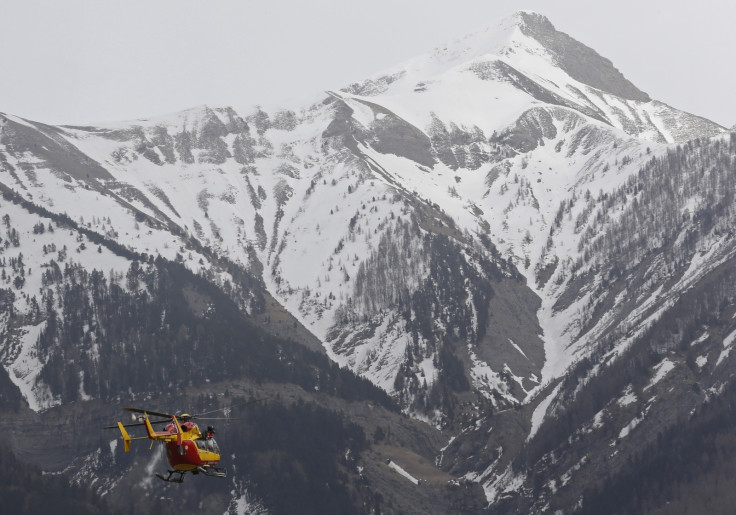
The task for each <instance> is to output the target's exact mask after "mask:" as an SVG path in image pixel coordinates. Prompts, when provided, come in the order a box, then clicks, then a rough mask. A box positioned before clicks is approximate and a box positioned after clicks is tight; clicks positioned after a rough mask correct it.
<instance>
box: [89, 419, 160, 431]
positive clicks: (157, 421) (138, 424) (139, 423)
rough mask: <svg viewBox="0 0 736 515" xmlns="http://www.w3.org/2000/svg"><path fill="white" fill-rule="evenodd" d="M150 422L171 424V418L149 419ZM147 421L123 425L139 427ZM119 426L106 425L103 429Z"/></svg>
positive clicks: (124, 425)
mask: <svg viewBox="0 0 736 515" xmlns="http://www.w3.org/2000/svg"><path fill="white" fill-rule="evenodd" d="M149 422H150V423H151V424H152V425H153V424H170V423H171V420H149ZM145 425H146V423H145V422H137V423H135V424H123V427H137V426H145ZM117 428H118V426H105V427H103V428H102V429H117Z"/></svg>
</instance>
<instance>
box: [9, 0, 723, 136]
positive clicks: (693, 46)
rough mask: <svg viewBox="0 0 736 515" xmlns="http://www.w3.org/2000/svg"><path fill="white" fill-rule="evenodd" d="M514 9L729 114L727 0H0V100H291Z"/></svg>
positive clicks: (161, 106) (685, 105) (78, 110)
mask: <svg viewBox="0 0 736 515" xmlns="http://www.w3.org/2000/svg"><path fill="white" fill-rule="evenodd" d="M519 9H531V10H534V11H537V12H539V13H541V14H544V15H545V16H547V17H548V18H549V19H550V21H551V22H552V23H553V24H554V25H555V26H556V27H557V29H558V30H562V31H564V32H567V33H568V34H570V35H571V36H572V37H574V38H575V39H578V40H579V41H581V42H583V43H585V44H586V45H588V46H590V47H592V48H593V49H595V50H596V51H598V52H599V53H600V54H602V55H603V56H605V57H608V58H609V59H611V61H613V63H614V65H615V66H616V67H617V68H618V69H619V70H620V71H621V72H623V74H624V75H625V76H626V77H627V78H628V79H630V80H631V81H632V82H633V83H634V84H635V85H636V86H637V87H639V88H640V89H642V90H644V91H646V92H647V93H649V94H650V95H651V96H652V97H653V98H655V99H657V100H661V101H663V102H666V103H668V104H670V105H673V106H674V107H677V108H680V109H683V110H685V111H689V112H692V113H695V114H698V115H701V116H705V117H707V118H710V119H711V120H713V121H715V122H718V123H720V124H722V125H725V126H726V127H731V126H733V125H734V124H736V102H734V101H733V92H734V91H736V67H734V66H733V64H732V63H733V61H734V56H733V43H732V41H733V29H732V25H733V20H734V19H736V3H734V2H733V1H732V0H728V1H727V0H713V1H708V0H701V1H700V2H691V1H688V2H684V1H681V0H669V1H662V0H617V1H616V2H601V3H597V2H590V0H585V1H584V0H568V1H565V0H561V1H551V0H547V1H541V0H531V1H525V2H519V1H511V0H455V1H453V2H447V1H445V2H439V1H436V0H372V1H370V2H350V1H346V0H310V1H304V0H268V1H266V0H258V1H255V0H210V1H207V2H204V1H202V0H145V1H144V0H125V1H112V0H110V1H108V0H64V1H59V0H43V1H41V0H0V70H1V75H0V111H2V112H6V113H12V114H17V115H19V116H23V117H26V118H30V119H34V120H38V121H43V122H47V123H70V124H71V123H74V124H84V123H91V122H95V121H110V120H128V119H133V118H139V117H146V116H155V115H160V114H165V113H169V112H174V111H178V110H181V109H185V108H188V107H192V106H195V105H200V104H204V103H207V104H210V105H213V106H223V105H233V106H235V107H247V106H252V105H254V104H262V105H264V106H274V107H275V106H279V105H294V104H298V103H299V102H300V101H305V100H311V99H314V98H316V95H318V94H319V93H320V92H321V91H323V90H325V89H334V88H339V87H341V86H343V85H345V84H348V83H350V82H352V81H356V80H360V79H362V78H365V77H368V76H370V75H373V74H374V73H376V72H378V71H381V70H382V69H384V68H388V67H390V66H392V65H394V64H397V63H399V62H401V61H404V60H406V59H408V58H411V57H413V56H415V55H417V54H420V53H423V52H426V51H429V50H431V49H433V48H434V47H436V46H439V45H441V44H443V43H445V42H446V41H449V40H452V39H454V38H456V37H459V36H462V35H464V34H467V33H469V32H473V31H475V30H478V29H481V28H483V27H485V26H487V25H489V24H493V23H495V22H496V21H497V20H499V19H500V18H502V17H504V16H507V15H509V14H511V13H512V12H514V11H517V10H519Z"/></svg>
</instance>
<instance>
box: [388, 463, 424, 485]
mask: <svg viewBox="0 0 736 515" xmlns="http://www.w3.org/2000/svg"><path fill="white" fill-rule="evenodd" d="M388 466H389V468H392V469H394V470H395V471H396V472H398V473H399V474H401V475H402V476H404V477H405V478H406V479H408V480H409V481H411V482H412V483H414V484H415V485H418V484H419V480H418V479H417V478H415V477H414V476H412V475H411V474H409V473H408V472H407V471H406V470H404V469H403V468H401V467H400V466H398V465H397V464H396V462H394V461H393V460H391V461H390V462H389V464H388Z"/></svg>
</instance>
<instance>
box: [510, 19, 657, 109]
mask: <svg viewBox="0 0 736 515" xmlns="http://www.w3.org/2000/svg"><path fill="white" fill-rule="evenodd" d="M512 18H514V19H518V20H519V22H518V27H519V29H520V30H521V31H522V33H523V34H524V35H526V36H528V37H530V38H533V39H535V40H536V41H538V42H539V43H540V44H541V45H542V46H543V47H544V48H546V49H547V50H548V51H549V52H550V54H551V55H552V58H553V59H554V61H555V64H556V65H557V66H559V67H560V68H561V69H562V70H564V71H565V72H566V73H567V74H568V75H569V76H570V77H572V78H573V79H575V80H578V81H580V82H582V83H584V84H588V85H589V86H593V87H594V88H598V89H600V90H602V91H605V92H607V93H611V94H613V95H616V96H619V97H621V98H625V99H629V100H638V101H641V102H648V101H649V100H651V98H650V97H649V95H648V94H646V93H644V92H643V91H641V90H640V89H638V88H637V87H636V86H634V84H632V83H631V82H630V81H629V80H628V79H627V78H626V77H624V76H623V74H622V73H621V72H620V71H618V69H616V68H615V67H614V66H613V63H611V61H610V60H609V59H607V58H605V57H603V56H601V55H600V54H599V53H598V52H596V51H595V50H593V49H592V48H589V47H587V46H585V45H584V44H582V43H580V42H579V41H577V40H576V39H574V38H572V37H570V36H569V35H568V34H566V33H564V32H560V31H558V30H557V29H556V28H555V26H554V25H552V22H550V21H549V20H548V19H547V18H546V17H545V16H542V15H541V14H538V13H535V12H533V11H519V12H517V13H515V14H514V15H513V16H512Z"/></svg>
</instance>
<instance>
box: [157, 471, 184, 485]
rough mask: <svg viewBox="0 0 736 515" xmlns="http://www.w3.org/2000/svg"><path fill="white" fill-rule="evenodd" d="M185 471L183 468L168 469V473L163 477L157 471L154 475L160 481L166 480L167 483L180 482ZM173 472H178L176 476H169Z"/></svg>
mask: <svg viewBox="0 0 736 515" xmlns="http://www.w3.org/2000/svg"><path fill="white" fill-rule="evenodd" d="M185 473H186V471H185V470H169V475H168V476H167V477H164V475H163V474H161V473H159V472H157V473H156V477H157V478H159V479H160V480H161V481H166V482H167V483H182V482H183V481H184V474H185ZM174 474H178V477H171V476H173V475H174Z"/></svg>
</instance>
